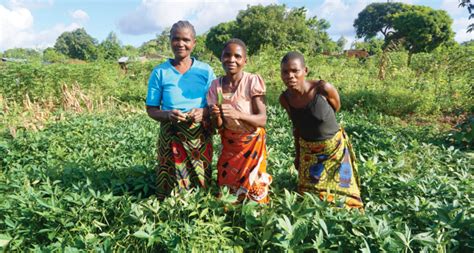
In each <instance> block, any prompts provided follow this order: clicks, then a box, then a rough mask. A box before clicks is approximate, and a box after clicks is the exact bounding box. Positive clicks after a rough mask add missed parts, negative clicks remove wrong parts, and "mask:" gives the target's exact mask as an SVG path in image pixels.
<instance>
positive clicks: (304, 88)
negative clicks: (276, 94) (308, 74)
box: [289, 80, 310, 96]
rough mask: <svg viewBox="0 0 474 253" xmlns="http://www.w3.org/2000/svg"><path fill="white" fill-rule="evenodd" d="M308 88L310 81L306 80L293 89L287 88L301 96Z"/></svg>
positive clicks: (307, 91) (306, 92)
mask: <svg viewBox="0 0 474 253" xmlns="http://www.w3.org/2000/svg"><path fill="white" fill-rule="evenodd" d="M309 90H310V83H309V82H307V81H306V80H305V81H304V84H303V85H302V86H301V87H298V88H295V89H289V91H290V93H292V94H294V95H298V96H303V95H306V94H308V93H309Z"/></svg>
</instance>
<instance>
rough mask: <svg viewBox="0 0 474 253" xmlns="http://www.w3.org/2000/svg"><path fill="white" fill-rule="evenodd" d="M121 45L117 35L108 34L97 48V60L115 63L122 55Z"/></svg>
mask: <svg viewBox="0 0 474 253" xmlns="http://www.w3.org/2000/svg"><path fill="white" fill-rule="evenodd" d="M121 44H122V43H121V42H120V40H119V39H118V37H117V34H115V33H114V32H110V33H109V34H108V35H107V38H105V40H104V41H102V43H100V45H99V47H98V50H99V52H98V54H99V58H102V59H106V60H113V61H116V60H117V59H118V58H120V57H121V56H123V54H124V51H123V50H122V47H121Z"/></svg>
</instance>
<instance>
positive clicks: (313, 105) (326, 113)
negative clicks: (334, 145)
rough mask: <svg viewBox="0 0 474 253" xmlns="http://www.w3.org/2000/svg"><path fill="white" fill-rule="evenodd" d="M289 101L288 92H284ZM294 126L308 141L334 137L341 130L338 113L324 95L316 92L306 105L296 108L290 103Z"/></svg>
mask: <svg viewBox="0 0 474 253" xmlns="http://www.w3.org/2000/svg"><path fill="white" fill-rule="evenodd" d="M283 96H284V97H285V99H286V101H287V102H288V94H287V92H286V91H285V92H284V93H283ZM288 107H289V108H290V118H291V121H292V122H293V127H295V128H296V129H298V130H299V132H300V136H301V138H303V139H304V140H306V141H322V140H327V139H330V138H331V137H333V136H334V135H335V134H336V133H337V132H338V131H339V124H337V121H336V114H335V112H334V109H333V108H332V107H331V105H330V104H329V102H328V101H327V99H326V98H325V97H323V95H321V94H316V95H315V96H314V98H313V100H311V101H310V102H309V103H308V104H307V105H306V106H305V107H303V108H294V107H292V106H291V105H290V103H288Z"/></svg>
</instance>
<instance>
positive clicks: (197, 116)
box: [188, 108, 205, 123]
mask: <svg viewBox="0 0 474 253" xmlns="http://www.w3.org/2000/svg"><path fill="white" fill-rule="evenodd" d="M204 114H205V112H204V108H194V109H191V111H189V112H188V117H189V118H188V119H190V120H192V121H194V122H196V123H199V122H201V121H202V120H203V118H204Z"/></svg>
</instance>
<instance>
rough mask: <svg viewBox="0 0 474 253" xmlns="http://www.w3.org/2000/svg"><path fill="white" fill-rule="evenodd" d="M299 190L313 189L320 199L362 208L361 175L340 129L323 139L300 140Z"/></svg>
mask: <svg viewBox="0 0 474 253" xmlns="http://www.w3.org/2000/svg"><path fill="white" fill-rule="evenodd" d="M299 144H300V152H299V153H300V155H299V164H300V166H299V168H297V169H298V174H299V181H298V192H299V193H303V192H312V193H316V194H318V195H319V198H320V199H322V200H327V201H329V202H333V203H341V202H342V203H344V206H345V207H346V208H360V209H361V208H363V206H364V205H363V203H362V200H361V197H360V178H359V174H358V170H357V165H356V163H355V161H356V160H355V155H354V151H353V150H352V145H351V144H350V142H349V138H348V137H347V134H346V133H345V131H344V130H343V129H342V128H341V129H340V130H339V132H337V133H336V134H335V135H334V137H332V138H331V139H328V140H323V141H312V142H310V141H305V140H303V139H300V140H299Z"/></svg>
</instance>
